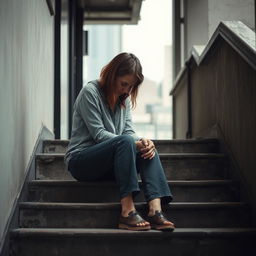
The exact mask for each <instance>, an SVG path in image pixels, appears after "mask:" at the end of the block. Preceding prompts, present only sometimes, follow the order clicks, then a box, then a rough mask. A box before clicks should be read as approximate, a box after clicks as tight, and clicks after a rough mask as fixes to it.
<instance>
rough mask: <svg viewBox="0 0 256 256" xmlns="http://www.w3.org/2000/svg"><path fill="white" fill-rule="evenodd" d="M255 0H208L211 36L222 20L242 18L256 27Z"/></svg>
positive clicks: (250, 25) (248, 24)
mask: <svg viewBox="0 0 256 256" xmlns="http://www.w3.org/2000/svg"><path fill="white" fill-rule="evenodd" d="M254 5H255V1H254V0H208V6H209V38H210V37H211V36H212V34H213V32H214V31H215V29H216V28H217V26H218V25H219V23H220V21H221V20H224V21H230V20H240V21H242V22H243V23H245V24H246V25H247V26H249V27H251V28H254V29H255V13H254V11H255V9H254Z"/></svg>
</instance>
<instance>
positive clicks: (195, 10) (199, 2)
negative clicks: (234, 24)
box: [184, 0, 255, 59]
mask: <svg viewBox="0 0 256 256" xmlns="http://www.w3.org/2000/svg"><path fill="white" fill-rule="evenodd" d="M254 5H255V1H254V0H193V1H190V0H185V5H184V8H185V53H184V57H185V59H186V58H187V57H188V56H189V53H190V50H191V48H192V46H193V45H205V44H206V43H207V42H208V40H209V39H210V38H211V36H212V34H213V33H214V31H215V30H216V28H217V26H218V25H219V23H220V21H230V20H240V21H242V22H244V23H245V24H246V25H248V26H249V27H251V28H252V29H254V30H255V13H254V12H255V6H254Z"/></svg>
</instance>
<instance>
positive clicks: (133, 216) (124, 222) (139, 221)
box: [118, 211, 151, 231]
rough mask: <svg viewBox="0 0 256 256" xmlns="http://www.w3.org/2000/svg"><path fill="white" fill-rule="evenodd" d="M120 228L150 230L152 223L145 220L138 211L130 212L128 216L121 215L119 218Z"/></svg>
mask: <svg viewBox="0 0 256 256" xmlns="http://www.w3.org/2000/svg"><path fill="white" fill-rule="evenodd" d="M118 227H119V228H120V229H128V230H137V231H140V230H149V229H150V228H151V227H150V224H149V222H147V221H145V220H144V219H143V218H142V217H141V216H140V215H139V214H138V212H136V211H131V212H129V214H128V216H127V217H124V216H122V215H121V216H120V218H119V226H118Z"/></svg>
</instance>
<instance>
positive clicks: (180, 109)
mask: <svg viewBox="0 0 256 256" xmlns="http://www.w3.org/2000/svg"><path fill="white" fill-rule="evenodd" d="M187 82H188V81H187V73H186V74H184V76H183V78H182V79H181V80H180V82H179V87H178V88H177V90H176V91H175V92H174V94H173V133H174V134H173V138H174V139H185V138H186V133H187V131H188V107H187V106H188V105H187V102H188V93H187V90H188V89H187V88H188V87H187Z"/></svg>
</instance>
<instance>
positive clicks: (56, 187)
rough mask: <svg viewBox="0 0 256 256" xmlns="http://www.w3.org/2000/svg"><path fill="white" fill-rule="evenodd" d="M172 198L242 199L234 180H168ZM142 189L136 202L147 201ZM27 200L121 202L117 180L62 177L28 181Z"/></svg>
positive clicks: (237, 183)
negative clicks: (63, 178)
mask: <svg viewBox="0 0 256 256" xmlns="http://www.w3.org/2000/svg"><path fill="white" fill-rule="evenodd" d="M168 183H169V186H170V189H171V191H172V193H173V195H174V199H173V202H218V201H222V202H228V201H229V202H232V201H240V197H239V182H237V181H231V180H195V181H180V180H176V181H169V182H168ZM139 184H140V187H141V193H140V194H139V195H138V196H137V197H136V202H139V201H144V196H143V190H142V184H141V181H139ZM28 188H29V189H28V190H29V194H28V201H39V202H74V203H103V202H119V189H118V185H116V183H115V182H110V181H109V182H107V181H105V182H78V181H73V180H69V181H62V180H34V181H31V182H29V184H28Z"/></svg>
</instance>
